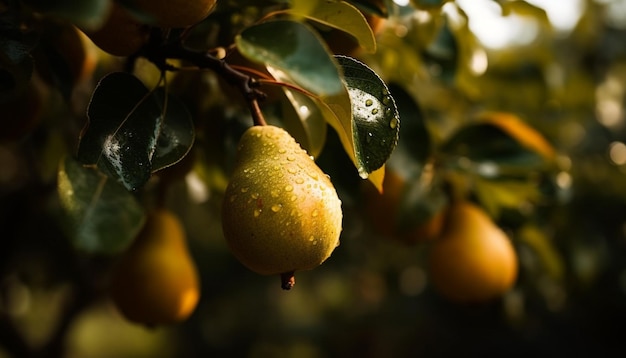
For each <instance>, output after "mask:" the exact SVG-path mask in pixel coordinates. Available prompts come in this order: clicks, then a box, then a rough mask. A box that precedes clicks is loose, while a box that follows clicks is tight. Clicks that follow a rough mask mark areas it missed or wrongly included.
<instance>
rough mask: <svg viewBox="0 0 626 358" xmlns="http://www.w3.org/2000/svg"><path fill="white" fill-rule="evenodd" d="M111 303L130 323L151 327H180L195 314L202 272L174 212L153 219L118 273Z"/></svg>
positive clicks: (158, 213) (157, 213)
mask: <svg viewBox="0 0 626 358" xmlns="http://www.w3.org/2000/svg"><path fill="white" fill-rule="evenodd" d="M111 298H112V300H113V302H114V303H115V305H116V306H117V308H118V309H119V310H120V312H121V313H122V314H123V315H124V316H125V317H126V318H127V319H128V320H129V321H132V322H136V323H141V324H145V325H149V326H154V325H163V324H173V323H177V322H180V321H183V320H185V319H186V318H187V317H188V316H189V315H191V313H192V312H193V311H194V309H195V307H196V304H197V303H198V300H199V298H200V283H199V279H198V272H197V268H196V266H195V264H194V262H193V259H192V258H191V256H190V254H189V251H188V249H187V245H186V242H185V232H184V230H183V227H182V225H181V223H180V221H179V220H178V218H177V217H176V216H175V215H174V214H173V213H171V212H170V211H166V210H164V209H160V210H156V211H154V212H152V213H150V214H149V215H148V218H147V221H146V223H145V224H144V227H143V228H142V230H141V232H140V233H139V235H138V236H137V237H136V238H135V240H134V241H133V243H132V245H131V246H130V248H129V249H128V251H127V252H126V253H125V254H124V255H123V256H122V258H121V259H120V261H119V263H118V265H117V266H116V267H115V270H114V271H113V275H112V281H111Z"/></svg>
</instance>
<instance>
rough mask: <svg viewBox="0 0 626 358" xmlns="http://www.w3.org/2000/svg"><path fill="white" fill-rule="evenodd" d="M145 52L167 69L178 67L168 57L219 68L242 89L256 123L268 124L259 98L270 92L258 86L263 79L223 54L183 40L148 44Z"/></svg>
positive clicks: (223, 75) (213, 69)
mask: <svg viewBox="0 0 626 358" xmlns="http://www.w3.org/2000/svg"><path fill="white" fill-rule="evenodd" d="M141 55H142V56H144V57H146V58H147V59H148V60H150V61H151V62H152V63H154V64H155V65H156V66H157V67H159V68H160V69H161V70H164V71H172V70H176V68H174V67H172V66H170V65H169V64H168V63H167V61H166V60H167V59H179V60H183V61H187V62H189V63H192V64H193V65H195V66H197V67H198V68H201V69H209V70H212V71H214V72H216V73H217V74H219V75H220V76H221V77H222V78H224V79H225V80H226V81H227V82H228V83H230V84H232V85H233V86H236V87H237V88H238V89H239V90H240V91H241V93H242V95H243V96H244V98H245V99H246V101H247V103H248V107H249V108H250V113H251V115H252V119H253V121H254V124H256V125H265V123H266V122H265V118H264V117H263V113H262V112H261V109H260V107H259V102H260V101H262V100H264V99H265V98H266V95H265V93H264V92H263V91H261V90H259V89H258V86H259V82H258V81H257V80H256V79H255V78H253V77H252V76H250V75H248V74H246V73H243V72H242V71H240V70H238V69H236V68H233V67H232V66H230V65H229V64H228V63H227V62H226V61H225V60H224V59H223V58H217V57H215V56H213V55H211V54H210V53H208V52H201V51H196V50H191V49H188V48H186V47H184V46H183V45H182V44H181V43H180V42H173V43H167V42H165V43H156V41H155V42H151V43H150V44H148V46H146V48H144V50H143V51H142V53H141Z"/></svg>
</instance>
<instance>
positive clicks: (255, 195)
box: [250, 193, 259, 200]
mask: <svg viewBox="0 0 626 358" xmlns="http://www.w3.org/2000/svg"><path fill="white" fill-rule="evenodd" d="M250 196H251V197H252V199H254V200H256V199H258V198H259V193H252V195H250Z"/></svg>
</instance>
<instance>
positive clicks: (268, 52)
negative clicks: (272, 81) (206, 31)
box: [235, 21, 343, 95]
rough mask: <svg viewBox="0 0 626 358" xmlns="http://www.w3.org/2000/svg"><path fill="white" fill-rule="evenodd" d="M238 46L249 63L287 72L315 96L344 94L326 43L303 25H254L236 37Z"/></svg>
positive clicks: (272, 23)
mask: <svg viewBox="0 0 626 358" xmlns="http://www.w3.org/2000/svg"><path fill="white" fill-rule="evenodd" d="M235 43H236V44H237V48H238V49H239V51H240V52H241V53H242V54H243V55H244V56H246V57H247V58H248V59H249V60H251V61H254V62H258V63H262V64H265V65H268V66H271V67H273V68H276V69H279V70H281V71H284V72H285V73H286V74H287V75H288V76H289V77H290V78H291V79H293V81H294V82H295V83H296V84H298V85H299V86H301V87H303V88H304V89H306V90H308V91H310V92H312V93H314V94H317V95H333V94H337V93H340V92H341V91H343V83H342V81H341V75H340V72H339V69H338V68H337V64H336V62H335V60H334V59H333V57H332V56H331V55H330V54H329V52H328V50H327V49H326V46H325V45H324V43H323V41H322V40H321V39H320V38H319V37H318V36H317V35H316V34H315V32H314V31H313V30H311V29H310V28H309V27H308V26H307V25H305V24H303V23H300V22H296V21H270V22H265V23H262V24H258V25H254V26H250V27H248V28H246V29H245V30H244V31H243V32H242V33H241V34H240V35H238V36H237V37H236V38H235Z"/></svg>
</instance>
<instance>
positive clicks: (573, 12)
mask: <svg viewBox="0 0 626 358" xmlns="http://www.w3.org/2000/svg"><path fill="white" fill-rule="evenodd" d="M526 2H528V3H529V4H532V5H535V6H537V7H540V8H542V9H544V10H545V11H546V15H548V19H549V20H550V23H551V24H552V26H554V28H555V30H556V31H557V32H561V33H567V32H570V31H571V30H572V29H574V27H575V26H576V24H578V20H580V17H581V16H582V14H583V13H584V12H585V7H586V6H585V0H558V1H554V0H526Z"/></svg>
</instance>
